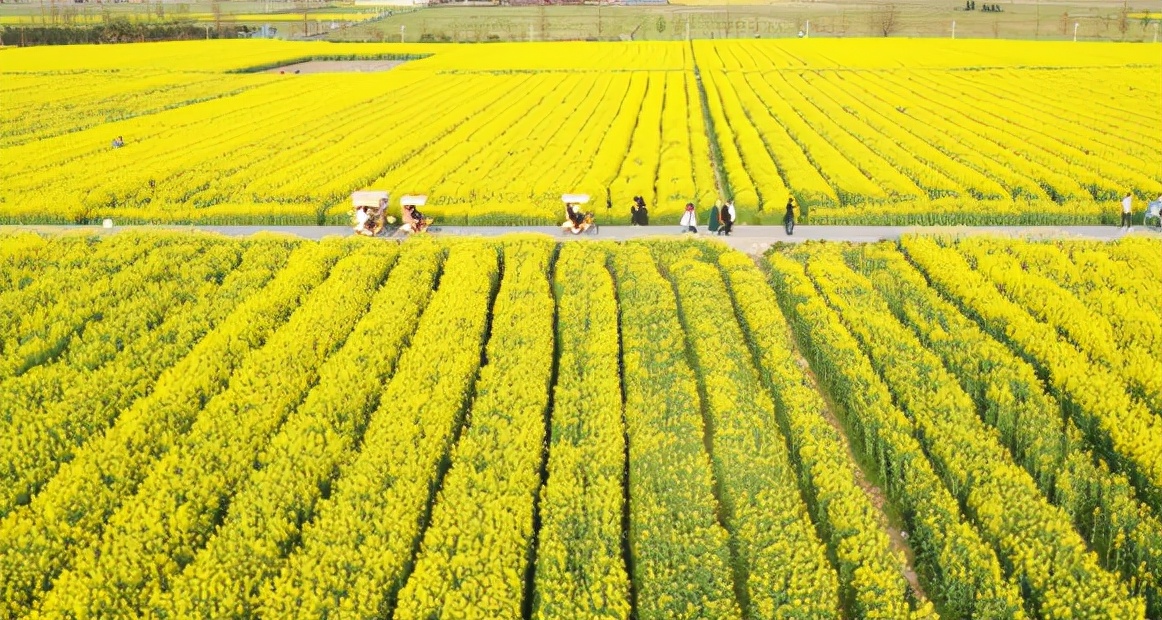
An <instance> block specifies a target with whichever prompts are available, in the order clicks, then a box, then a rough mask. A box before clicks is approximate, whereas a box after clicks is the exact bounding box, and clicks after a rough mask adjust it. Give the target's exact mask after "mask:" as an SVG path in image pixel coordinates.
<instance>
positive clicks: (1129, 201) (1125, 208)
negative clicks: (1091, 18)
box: [1118, 192, 1134, 230]
mask: <svg viewBox="0 0 1162 620" xmlns="http://www.w3.org/2000/svg"><path fill="white" fill-rule="evenodd" d="M1133 204H1134V199H1133V198H1132V197H1131V194H1130V193H1129V192H1126V197H1125V198H1122V224H1121V226H1118V228H1122V227H1125V228H1126V229H1128V230H1134V227H1133V226H1130V213H1131V210H1132V208H1133Z"/></svg>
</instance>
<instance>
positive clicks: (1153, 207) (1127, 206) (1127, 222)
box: [1118, 192, 1162, 231]
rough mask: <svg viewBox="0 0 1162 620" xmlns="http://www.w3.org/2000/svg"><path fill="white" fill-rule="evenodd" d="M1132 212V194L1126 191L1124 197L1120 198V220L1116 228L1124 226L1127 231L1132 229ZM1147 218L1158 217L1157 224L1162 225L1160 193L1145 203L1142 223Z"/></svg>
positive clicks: (1144, 222)
mask: <svg viewBox="0 0 1162 620" xmlns="http://www.w3.org/2000/svg"><path fill="white" fill-rule="evenodd" d="M1133 214H1134V194H1133V193H1132V192H1126V196H1125V198H1122V222H1121V224H1119V225H1118V228H1125V229H1126V230H1127V231H1133V230H1134V227H1133V221H1132V217H1133ZM1147 218H1158V225H1159V226H1160V227H1162V195H1159V196H1158V199H1157V200H1155V201H1153V202H1150V203H1149V204H1147V205H1146V213H1145V214H1144V215H1143V216H1142V224H1143V225H1146V219H1147Z"/></svg>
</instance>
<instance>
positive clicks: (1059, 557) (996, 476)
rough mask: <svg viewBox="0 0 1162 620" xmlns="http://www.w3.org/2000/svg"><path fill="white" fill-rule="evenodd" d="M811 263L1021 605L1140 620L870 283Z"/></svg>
mask: <svg viewBox="0 0 1162 620" xmlns="http://www.w3.org/2000/svg"><path fill="white" fill-rule="evenodd" d="M813 258H814V260H812V261H810V263H809V264H808V272H809V273H810V274H811V276H812V278H813V279H814V280H815V282H816V284H817V285H818V287H819V289H820V291H821V292H822V294H823V297H825V298H826V299H827V301H828V302H829V303H830V304H831V305H833V306H834V307H835V308H836V309H837V310H839V313H840V315H841V316H842V317H844V323H845V324H846V325H847V327H848V329H849V330H851V333H852V334H854V335H855V336H856V338H857V339H858V340H859V342H860V343H861V345H862V346H863V348H864V350H865V351H866V353H867V356H868V358H869V359H870V360H871V362H872V365H873V366H874V367H875V368H876V369H877V370H878V372H879V374H880V375H881V376H882V378H883V381H884V383H885V384H886V385H887V386H888V388H889V389H890V391H891V393H892V395H893V396H894V397H895V399H896V401H897V402H898V403H899V404H900V406H901V408H902V409H903V411H905V412H906V413H907V415H908V416H909V418H910V419H911V420H912V423H913V424H914V426H915V429H916V433H917V436H918V437H919V438H920V441H921V443H922V445H923V446H924V448H925V450H926V452H927V454H928V457H929V459H930V460H931V461H932V462H933V464H934V465H935V467H936V468H937V470H938V471H940V472H941V474H942V477H943V479H944V480H945V483H946V484H947V486H948V488H949V489H950V491H952V492H953V493H954V495H955V496H956V497H957V499H958V500H959V501H961V502H962V503H963V504H964V506H965V514H966V515H967V516H969V517H970V518H971V519H972V520H973V521H974V523H975V525H976V528H977V530H978V531H979V532H980V533H981V536H982V538H984V539H985V540H987V541H988V542H990V543H991V544H992V545H993V546H994V547H995V548H996V551H997V554H998V556H1000V558H1002V559H1003V561H1004V567H1005V569H1006V572H1008V573H1010V574H1012V575H1014V576H1015V578H1016V579H1017V580H1018V582H1019V583H1020V584H1021V585H1022V587H1023V588H1024V589H1026V602H1027V603H1028V604H1029V606H1030V607H1031V608H1032V609H1033V610H1035V611H1036V612H1037V613H1039V614H1040V615H1042V616H1046V617H1060V616H1065V617H1074V616H1077V615H1092V614H1095V613H1097V614H1101V615H1109V616H1111V617H1127V618H1128V617H1139V616H1142V615H1143V612H1144V610H1143V609H1142V607H1141V601H1138V600H1134V599H1131V598H1128V597H1127V594H1126V592H1125V589H1124V586H1122V585H1121V584H1120V583H1118V581H1117V580H1116V578H1114V576H1113V575H1111V574H1109V573H1108V572H1106V571H1104V570H1102V569H1101V568H1100V567H1099V566H1098V564H1097V561H1096V557H1095V556H1094V555H1093V554H1091V553H1090V552H1089V551H1088V549H1087V548H1086V544H1085V541H1084V540H1082V539H1081V537H1080V536H1079V535H1078V534H1077V533H1076V532H1075V531H1074V530H1073V528H1072V524H1071V523H1070V521H1069V520H1068V519H1067V518H1066V516H1065V515H1064V514H1063V513H1062V512H1061V511H1060V510H1058V509H1056V508H1055V507H1053V506H1051V505H1050V504H1049V503H1048V502H1047V501H1046V500H1045V498H1044V496H1042V495H1041V494H1040V492H1039V490H1038V489H1037V487H1036V485H1035V484H1034V483H1033V480H1032V479H1031V477H1030V476H1029V475H1028V473H1027V472H1026V471H1025V470H1023V469H1021V468H1019V467H1017V466H1016V464H1015V463H1013V461H1012V458H1011V455H1010V454H1009V453H1008V451H1007V450H1006V449H1005V448H1004V446H1003V445H1001V442H1000V441H998V439H997V437H996V435H995V434H994V433H993V432H992V431H991V429H989V428H988V426H987V425H986V424H984V422H983V421H981V420H980V419H979V418H978V417H977V416H976V414H975V412H974V407H973V401H972V399H971V397H970V396H969V395H968V394H967V393H965V392H964V391H963V390H962V389H961V388H960V386H959V384H958V383H957V381H956V380H955V379H954V378H953V377H951V376H950V374H949V373H948V371H947V370H945V369H944V368H943V366H942V364H941V361H940V359H939V357H938V356H937V355H936V354H935V353H933V352H932V351H930V350H928V349H927V348H926V347H925V346H924V345H923V344H922V343H921V342H920V340H919V339H918V338H917V337H916V336H915V335H914V334H912V333H911V332H910V331H909V330H907V329H906V328H905V327H903V326H902V325H900V323H899V322H898V321H896V320H895V318H894V316H893V315H892V313H891V310H890V309H889V307H888V306H887V304H886V302H884V300H883V299H882V297H880V296H879V295H878V293H877V292H875V290H874V288H873V287H872V286H871V284H870V283H869V282H868V281H867V280H866V279H865V278H863V277H862V276H860V275H859V274H856V273H854V272H853V271H851V270H850V269H849V268H847V267H846V266H845V265H844V264H843V261H842V259H841V257H839V256H838V255H834V254H833V255H828V256H822V255H818V254H817V255H816V256H814V257H813ZM840 291H842V293H840ZM857 316H858V317H859V320H858V321H857V320H853V317H857ZM1058 565H1061V566H1060V567H1059V566H1058ZM1062 568H1063V569H1064V570H1061V569H1062Z"/></svg>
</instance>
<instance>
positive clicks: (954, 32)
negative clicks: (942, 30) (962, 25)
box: [952, 19, 956, 40]
mask: <svg viewBox="0 0 1162 620" xmlns="http://www.w3.org/2000/svg"><path fill="white" fill-rule="evenodd" d="M952 38H953V40H955V39H956V20H955V19H954V20H952Z"/></svg>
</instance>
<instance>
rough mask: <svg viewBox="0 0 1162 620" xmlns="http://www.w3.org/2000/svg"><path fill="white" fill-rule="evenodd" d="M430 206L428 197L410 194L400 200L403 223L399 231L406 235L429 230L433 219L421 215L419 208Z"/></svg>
mask: <svg viewBox="0 0 1162 620" xmlns="http://www.w3.org/2000/svg"><path fill="white" fill-rule="evenodd" d="M426 204H428V197H427V196H426V195H422V196H413V195H411V194H408V195H406V196H404V197H402V198H400V199H399V210H400V217H401V221H402V222H403V223H402V225H401V226H400V227H399V229H400V230H401V231H403V232H405V233H409V234H410V233H420V232H424V231H425V230H427V229H428V227H429V226H431V225H432V218H430V217H425V216H424V214H422V213H420V212H419V210H418V207H422V206H424V205H426Z"/></svg>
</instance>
